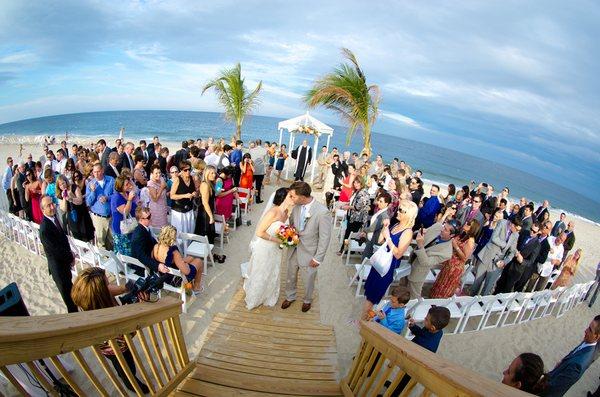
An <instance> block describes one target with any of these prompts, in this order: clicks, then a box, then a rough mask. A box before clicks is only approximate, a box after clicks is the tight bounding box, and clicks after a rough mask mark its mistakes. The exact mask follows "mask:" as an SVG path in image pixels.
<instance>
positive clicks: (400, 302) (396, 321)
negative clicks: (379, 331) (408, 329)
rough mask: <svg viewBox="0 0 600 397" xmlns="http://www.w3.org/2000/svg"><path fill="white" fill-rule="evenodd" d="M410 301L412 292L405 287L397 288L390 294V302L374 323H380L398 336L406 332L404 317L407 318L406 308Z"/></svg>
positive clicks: (374, 319) (375, 318) (377, 314)
mask: <svg viewBox="0 0 600 397" xmlns="http://www.w3.org/2000/svg"><path fill="white" fill-rule="evenodd" d="M409 300H410V291H409V290H407V289H406V288H404V287H400V286H396V287H394V288H393V289H392V291H391V292H390V301H389V303H387V304H386V305H385V306H384V307H383V308H382V309H381V310H380V311H379V312H377V313H376V316H375V317H374V318H373V321H375V322H378V323H379V324H381V325H383V326H384V327H386V328H387V329H389V330H390V331H392V332H395V333H397V334H400V333H402V331H403V330H404V325H405V321H404V317H405V316H406V311H405V309H404V308H405V306H406V304H407V303H408V301H409Z"/></svg>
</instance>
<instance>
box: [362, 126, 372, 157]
mask: <svg viewBox="0 0 600 397" xmlns="http://www.w3.org/2000/svg"><path fill="white" fill-rule="evenodd" d="M362 153H366V154H367V155H368V156H369V157H371V127H370V126H369V127H366V128H365V129H364V132H363V150H362Z"/></svg>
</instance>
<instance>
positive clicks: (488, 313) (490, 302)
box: [479, 292, 517, 330]
mask: <svg viewBox="0 0 600 397" xmlns="http://www.w3.org/2000/svg"><path fill="white" fill-rule="evenodd" d="M516 295H517V294H515V293H513V292H509V293H504V294H498V295H488V296H483V297H482V298H481V302H482V303H483V310H484V311H485V314H484V315H483V317H482V318H481V326H479V329H480V330H482V329H489V328H497V327H498V325H499V324H500V321H501V320H502V317H503V316H504V313H505V312H506V311H507V307H508V305H509V304H510V303H512V301H513V300H514V299H515V297H516ZM492 316H496V321H495V322H493V323H492V324H490V325H488V322H489V320H490V318H491V317H492Z"/></svg>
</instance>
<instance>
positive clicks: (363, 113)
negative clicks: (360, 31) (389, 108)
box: [304, 48, 381, 156]
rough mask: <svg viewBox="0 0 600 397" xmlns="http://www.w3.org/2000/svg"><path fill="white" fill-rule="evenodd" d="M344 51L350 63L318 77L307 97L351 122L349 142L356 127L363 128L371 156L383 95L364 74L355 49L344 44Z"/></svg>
mask: <svg viewBox="0 0 600 397" xmlns="http://www.w3.org/2000/svg"><path fill="white" fill-rule="evenodd" d="M342 55H343V56H344V58H346V60H348V61H350V63H349V64H348V63H342V64H341V65H340V66H338V67H337V68H336V69H335V70H334V71H333V72H332V73H329V74H326V75H325V76H323V77H321V78H320V79H318V80H317V81H315V84H314V85H313V87H312V88H311V89H310V90H309V91H308V93H307V94H306V96H305V97H304V101H305V102H306V104H307V105H308V107H309V108H314V107H316V106H318V105H322V106H325V108H327V109H330V110H333V111H334V112H336V113H338V114H339V115H340V116H341V118H342V120H343V121H344V122H346V123H347V124H348V136H347V137H346V144H349V143H350V140H351V139H352V136H353V135H354V133H355V132H356V131H357V130H359V131H360V132H362V135H363V140H364V145H363V153H367V154H368V155H369V156H370V155H371V128H372V127H373V124H375V121H376V120H377V115H378V113H379V110H378V108H379V100H380V99H381V97H380V92H379V87H378V86H376V85H367V82H366V79H365V75H364V73H363V72H362V70H361V69H360V66H359V65H358V61H357V60H356V57H355V56H354V54H353V53H352V51H350V50H349V49H347V48H342Z"/></svg>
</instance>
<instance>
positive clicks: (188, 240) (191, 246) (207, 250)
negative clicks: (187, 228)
mask: <svg viewBox="0 0 600 397" xmlns="http://www.w3.org/2000/svg"><path fill="white" fill-rule="evenodd" d="M179 238H180V239H181V243H182V245H183V250H182V251H183V255H184V256H187V255H190V256H193V257H195V258H202V261H203V264H204V273H203V274H206V272H207V269H208V263H209V261H210V263H212V265H213V266H215V260H214V258H213V254H212V250H213V248H214V245H213V244H210V243H209V242H208V238H207V237H206V236H200V235H198V234H192V233H179Z"/></svg>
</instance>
